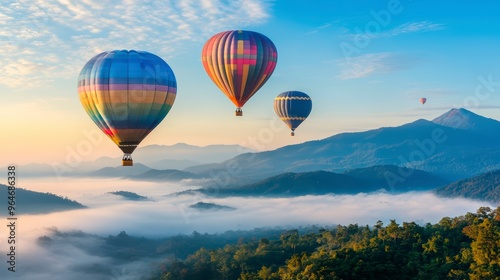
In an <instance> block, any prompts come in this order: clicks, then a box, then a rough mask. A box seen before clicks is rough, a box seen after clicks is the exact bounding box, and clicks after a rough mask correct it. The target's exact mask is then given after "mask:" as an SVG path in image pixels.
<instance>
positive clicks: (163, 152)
mask: <svg viewBox="0 0 500 280" xmlns="http://www.w3.org/2000/svg"><path fill="white" fill-rule="evenodd" d="M252 152H255V151H254V150H252V149H249V148H246V147H243V146H240V145H208V146H203V147H201V146H195V145H189V144H184V143H178V144H175V145H170V146H169V145H148V146H143V147H139V148H137V150H136V151H135V152H134V154H133V155H132V156H133V159H134V165H138V166H147V168H149V169H157V170H166V169H177V170H182V169H184V168H186V167H190V166H195V165H200V164H206V163H217V162H221V161H224V160H228V159H231V158H233V157H235V156H237V155H239V154H241V153H252ZM72 164H76V165H71V166H70V165H68V164H66V163H64V162H60V163H51V164H46V163H30V164H23V165H19V166H18V169H19V171H20V172H22V175H23V176H25V177H54V176H57V177H59V176H81V175H86V174H93V176H101V177H118V175H120V174H121V176H125V175H126V174H125V173H126V172H121V173H120V171H117V170H113V169H110V168H115V167H118V166H120V165H121V155H120V154H119V153H117V156H116V157H114V158H111V157H100V158H97V159H96V160H93V161H81V162H77V163H72ZM105 168H107V169H105ZM121 168H122V167H120V169H121ZM101 169H103V170H101ZM99 170H101V171H99ZM96 171H99V172H101V174H98V173H99V172H97V173H94V172H96ZM127 171H131V172H132V173H134V171H133V170H132V169H130V168H129V169H127ZM145 171H147V170H146V169H144V170H143V172H145ZM106 172H110V175H106V174H105V173H106Z"/></svg>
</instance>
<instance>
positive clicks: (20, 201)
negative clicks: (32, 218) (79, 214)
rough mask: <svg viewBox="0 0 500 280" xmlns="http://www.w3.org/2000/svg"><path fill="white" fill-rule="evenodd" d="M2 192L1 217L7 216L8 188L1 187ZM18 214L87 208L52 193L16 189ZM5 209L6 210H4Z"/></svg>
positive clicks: (16, 210)
mask: <svg viewBox="0 0 500 280" xmlns="http://www.w3.org/2000/svg"><path fill="white" fill-rule="evenodd" d="M0 192H1V193H3V194H5V196H4V195H2V196H1V197H2V198H4V199H1V200H0V209H2V212H0V216H5V215H7V214H8V213H7V202H8V200H7V193H8V192H7V186H5V185H0ZM15 202H16V204H15V213H16V214H42V213H50V212H56V211H66V210H74V209H82V208H86V206H84V205H82V204H80V203H78V202H76V201H74V200H70V199H68V198H65V197H61V196H58V195H55V194H52V193H41V192H35V191H30V190H26V189H22V188H16V195H15ZM4 209H5V210H4Z"/></svg>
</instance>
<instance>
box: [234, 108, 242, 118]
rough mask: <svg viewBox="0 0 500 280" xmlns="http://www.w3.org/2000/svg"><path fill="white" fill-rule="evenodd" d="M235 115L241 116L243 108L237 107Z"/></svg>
mask: <svg viewBox="0 0 500 280" xmlns="http://www.w3.org/2000/svg"><path fill="white" fill-rule="evenodd" d="M235 115H236V116H237V117H241V116H243V110H241V108H240V107H238V108H236V112H235Z"/></svg>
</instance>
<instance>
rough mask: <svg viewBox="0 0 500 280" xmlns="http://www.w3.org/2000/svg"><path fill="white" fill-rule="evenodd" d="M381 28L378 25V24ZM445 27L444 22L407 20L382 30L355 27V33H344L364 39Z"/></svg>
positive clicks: (350, 36) (354, 38) (355, 38)
mask: <svg viewBox="0 0 500 280" xmlns="http://www.w3.org/2000/svg"><path fill="white" fill-rule="evenodd" d="M373 22H374V21H373ZM378 26H379V27H380V28H382V27H381V26H380V25H378ZM445 28H446V25H445V24H442V23H433V22H430V21H417V22H407V23H403V24H401V25H399V26H397V27H395V28H393V29H388V30H384V29H383V28H382V29H378V30H376V31H370V30H368V29H359V28H358V29H355V30H356V33H352V32H348V30H344V31H347V32H346V33H347V34H344V36H346V38H347V39H348V40H353V41H355V40H359V39H360V38H361V39H363V40H366V39H376V38H388V37H395V36H399V35H402V34H410V33H423V32H431V31H439V30H443V29H445Z"/></svg>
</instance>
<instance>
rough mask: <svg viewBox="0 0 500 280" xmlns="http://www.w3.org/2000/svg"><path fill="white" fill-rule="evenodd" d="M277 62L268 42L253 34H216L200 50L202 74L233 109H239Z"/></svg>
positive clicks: (273, 49)
mask: <svg viewBox="0 0 500 280" xmlns="http://www.w3.org/2000/svg"><path fill="white" fill-rule="evenodd" d="M277 59H278V53H277V51H276V47H275V46H274V44H273V43H272V42H271V40H269V38H267V37H266V36H264V35H262V34H260V33H257V32H253V31H244V30H234V31H225V32H221V33H218V34H216V35H214V36H213V37H212V38H210V39H209V40H208V41H207V42H206V43H205V45H204V47H203V50H202V63H203V67H204V68H205V71H206V72H207V74H208V75H209V77H210V78H211V79H212V81H213V82H214V83H215V84H216V85H217V87H219V89H220V90H221V91H222V92H223V93H224V94H225V95H226V96H227V97H228V98H229V99H230V100H231V101H232V102H233V103H234V104H235V105H236V106H237V107H242V106H243V105H244V104H245V103H246V102H247V101H248V100H249V99H250V98H251V97H252V96H253V95H254V94H255V93H256V92H257V91H258V90H259V89H260V88H261V87H262V86H263V85H264V83H265V82H266V81H267V80H268V79H269V77H270V76H271V74H272V73H273V71H274V69H275V67H276V62H277Z"/></svg>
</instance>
